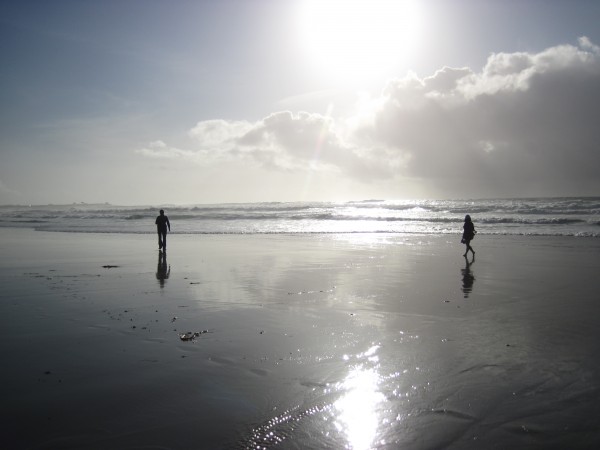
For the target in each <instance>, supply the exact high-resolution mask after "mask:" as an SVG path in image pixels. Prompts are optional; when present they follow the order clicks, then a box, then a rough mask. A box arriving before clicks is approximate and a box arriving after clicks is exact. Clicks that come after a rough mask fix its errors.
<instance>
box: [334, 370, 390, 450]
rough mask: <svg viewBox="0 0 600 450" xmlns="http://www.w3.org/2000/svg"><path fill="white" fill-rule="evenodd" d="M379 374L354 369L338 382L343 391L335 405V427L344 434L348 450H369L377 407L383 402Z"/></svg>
mask: <svg viewBox="0 0 600 450" xmlns="http://www.w3.org/2000/svg"><path fill="white" fill-rule="evenodd" d="M378 385H379V375H378V374H377V372H376V371H375V370H373V369H364V368H362V367H357V368H354V369H353V370H352V371H351V372H350V373H349V374H348V376H347V377H346V379H345V380H344V381H343V383H342V388H343V389H345V390H346V391H347V392H346V394H345V395H344V396H343V397H341V398H340V399H339V400H338V401H336V402H335V405H334V406H335V409H336V411H337V412H338V414H339V415H338V417H337V421H336V426H337V427H338V429H339V430H340V431H343V432H345V434H346V438H347V439H348V444H349V447H350V448H352V449H357V450H358V449H368V448H371V446H372V443H373V440H374V439H375V436H376V434H377V428H378V426H379V417H378V412H377V405H378V404H379V403H380V402H382V401H383V400H384V397H383V394H382V393H381V392H379V389H378Z"/></svg>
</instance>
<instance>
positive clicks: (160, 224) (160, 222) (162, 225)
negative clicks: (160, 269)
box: [154, 209, 171, 252]
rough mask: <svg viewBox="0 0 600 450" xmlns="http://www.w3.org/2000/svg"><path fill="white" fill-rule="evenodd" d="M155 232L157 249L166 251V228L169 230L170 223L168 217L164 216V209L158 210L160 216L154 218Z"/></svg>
mask: <svg viewBox="0 0 600 450" xmlns="http://www.w3.org/2000/svg"><path fill="white" fill-rule="evenodd" d="M154 223H155V224H156V232H157V233H158V249H159V250H160V249H163V250H164V251H165V252H166V251H167V228H168V229H169V231H171V224H170V223H169V218H168V217H167V216H165V211H164V210H163V209H161V210H160V216H158V217H157V218H156V222H154Z"/></svg>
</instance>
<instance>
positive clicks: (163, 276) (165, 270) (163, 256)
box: [156, 252, 171, 288]
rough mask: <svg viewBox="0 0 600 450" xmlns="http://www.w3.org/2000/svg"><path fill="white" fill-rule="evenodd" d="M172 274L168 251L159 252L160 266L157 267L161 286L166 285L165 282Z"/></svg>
mask: <svg viewBox="0 0 600 450" xmlns="http://www.w3.org/2000/svg"><path fill="white" fill-rule="evenodd" d="M170 274H171V266H169V265H167V252H158V267H157V268H156V279H157V280H158V283H159V284H160V287H161V288H163V287H165V283H166V281H167V280H168V278H169V275H170Z"/></svg>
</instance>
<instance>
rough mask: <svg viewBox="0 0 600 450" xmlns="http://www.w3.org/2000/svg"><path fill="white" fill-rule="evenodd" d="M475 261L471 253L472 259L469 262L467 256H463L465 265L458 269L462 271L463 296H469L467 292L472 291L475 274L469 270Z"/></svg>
mask: <svg viewBox="0 0 600 450" xmlns="http://www.w3.org/2000/svg"><path fill="white" fill-rule="evenodd" d="M474 262H475V255H473V259H472V260H471V262H469V258H468V257H466V256H465V263H466V267H465V268H464V269H460V272H461V273H462V291H463V294H464V298H469V294H470V293H471V292H472V291H473V283H474V282H475V275H473V272H472V271H471V266H472V265H473V263H474Z"/></svg>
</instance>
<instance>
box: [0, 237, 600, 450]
mask: <svg viewBox="0 0 600 450" xmlns="http://www.w3.org/2000/svg"><path fill="white" fill-rule="evenodd" d="M2 231H3V233H2V236H1V237H0V249H1V250H2V255H3V258H2V260H1V261H0V269H1V270H0V280H1V282H2V291H1V292H2V294H1V301H0V320H1V323H2V326H1V327H0V333H2V339H1V340H0V348H1V354H2V355H3V365H2V366H3V369H2V375H1V378H0V381H1V384H2V387H3V400H2V407H1V411H2V413H1V415H2V417H1V418H0V420H1V423H2V441H3V446H6V447H5V448H12V449H59V448H60V449H125V448H136V449H151V448H152V449H163V448H164V449H204V448H211V449H217V448H257V447H260V448H263V447H264V448H286V449H287V448H344V447H348V448H356V449H362V448H390V449H392V448H410V449H435V448H449V449H461V448H508V447H513V448H571V449H573V448H594V447H597V446H598V445H600V401H599V400H600V391H599V388H600V328H599V327H598V325H597V320H598V317H599V312H600V302H599V301H598V299H599V295H598V288H599V287H600V282H599V281H598V274H599V273H600V240H598V239H587V238H553V237H536V238H530V237H507V236H480V235H478V236H477V238H476V239H475V240H474V241H473V247H474V249H475V250H476V251H477V256H476V259H475V261H474V262H473V263H468V262H467V261H466V260H465V259H464V258H463V257H462V253H463V252H464V246H463V245H461V244H460V243H459V241H460V235H458V234H457V235H456V236H415V235H413V236H399V235H359V234H357V235H258V236H257V235H248V236H243V235H242V236H240V235H232V236H226V235H223V236H198V235H170V236H169V252H168V254H167V255H166V258H165V259H163V258H162V255H161V254H159V252H158V250H157V249H156V248H155V247H156V243H155V240H156V239H155V236H154V235H153V234H150V235H112V234H75V233H71V234H68V233H45V232H35V231H32V230H20V229H4V230H2ZM468 261H469V262H470V261H471V258H469V260H468ZM186 332H192V333H198V335H197V336H195V337H194V339H191V340H186V341H184V340H182V339H181V338H180V335H181V334H183V333H186Z"/></svg>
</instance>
